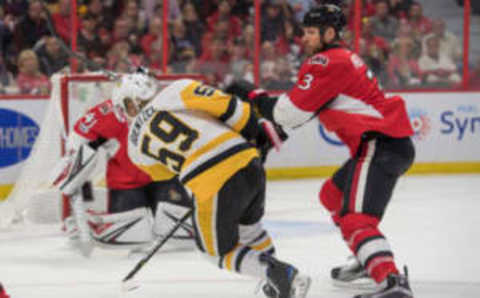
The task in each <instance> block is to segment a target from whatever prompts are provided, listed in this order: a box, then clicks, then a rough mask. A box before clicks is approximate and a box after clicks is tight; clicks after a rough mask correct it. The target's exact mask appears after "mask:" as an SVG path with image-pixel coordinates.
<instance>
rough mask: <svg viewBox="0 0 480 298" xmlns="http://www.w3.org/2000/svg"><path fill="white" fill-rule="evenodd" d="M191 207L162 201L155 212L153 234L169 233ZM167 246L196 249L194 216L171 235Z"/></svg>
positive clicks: (173, 248)
mask: <svg viewBox="0 0 480 298" xmlns="http://www.w3.org/2000/svg"><path fill="white" fill-rule="evenodd" d="M188 210H189V208H186V207H182V206H178V205H174V204H170V203H166V202H160V203H158V206H157V212H156V214H155V217H154V218H155V222H154V225H153V234H154V235H155V236H156V237H158V236H163V235H166V234H167V233H169V232H170V231H171V230H172V228H173V227H174V226H175V224H176V223H177V222H178V221H179V220H180V218H182V217H183V216H184V215H185V213H187V212H188ZM166 245H167V246H168V247H167V248H169V249H172V250H175V249H181V250H185V249H194V248H195V247H196V244H195V232H194V228H193V225H192V218H188V219H187V220H186V221H185V222H184V223H183V224H182V225H181V226H180V228H179V229H178V230H177V231H176V232H175V233H174V234H173V235H172V237H170V239H169V240H168V241H167V243H166Z"/></svg>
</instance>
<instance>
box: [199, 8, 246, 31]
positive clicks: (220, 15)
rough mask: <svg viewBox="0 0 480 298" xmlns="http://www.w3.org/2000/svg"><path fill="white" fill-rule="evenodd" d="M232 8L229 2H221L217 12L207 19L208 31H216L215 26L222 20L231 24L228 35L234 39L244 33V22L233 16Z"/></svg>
mask: <svg viewBox="0 0 480 298" xmlns="http://www.w3.org/2000/svg"><path fill="white" fill-rule="evenodd" d="M231 10H232V8H231V6H230V3H229V2H228V1H227V0H220V1H219V3H218V9H217V11H216V12H215V13H214V14H213V15H211V16H210V17H208V18H207V24H208V30H209V31H214V29H215V24H217V23H218V21H220V20H225V21H228V22H229V26H228V27H229V32H228V34H229V35H230V36H232V37H233V38H235V37H237V36H239V35H240V34H241V32H242V22H241V21H240V19H239V18H238V17H236V16H233V15H231Z"/></svg>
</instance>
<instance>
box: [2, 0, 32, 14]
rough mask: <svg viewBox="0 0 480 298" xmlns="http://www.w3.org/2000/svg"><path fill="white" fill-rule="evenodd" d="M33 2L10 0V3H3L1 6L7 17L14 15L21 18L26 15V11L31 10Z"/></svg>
mask: <svg viewBox="0 0 480 298" xmlns="http://www.w3.org/2000/svg"><path fill="white" fill-rule="evenodd" d="M28 2H32V1H28V0H10V1H1V2H0V3H1V5H2V6H3V7H4V9H5V13H6V14H7V15H12V16H14V17H15V18H19V17H21V16H23V15H24V13H25V11H27V10H28V9H29V3H28Z"/></svg>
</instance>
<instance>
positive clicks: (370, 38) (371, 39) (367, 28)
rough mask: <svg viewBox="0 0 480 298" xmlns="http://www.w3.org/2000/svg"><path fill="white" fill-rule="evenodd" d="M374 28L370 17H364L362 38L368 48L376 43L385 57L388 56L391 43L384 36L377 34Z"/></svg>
mask: <svg viewBox="0 0 480 298" xmlns="http://www.w3.org/2000/svg"><path fill="white" fill-rule="evenodd" d="M373 29H374V28H373V24H372V22H370V19H364V21H363V26H362V37H361V40H364V41H365V46H366V47H367V48H371V46H372V45H374V46H375V47H376V48H378V49H379V50H380V51H381V54H382V55H383V56H384V57H388V53H389V52H390V44H389V43H388V42H387V41H386V40H385V39H384V38H382V37H380V36H377V35H375V34H374V31H373Z"/></svg>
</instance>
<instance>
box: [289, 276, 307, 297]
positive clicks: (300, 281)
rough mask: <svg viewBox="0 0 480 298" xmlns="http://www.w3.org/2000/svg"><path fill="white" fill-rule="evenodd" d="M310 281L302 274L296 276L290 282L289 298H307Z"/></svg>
mask: <svg viewBox="0 0 480 298" xmlns="http://www.w3.org/2000/svg"><path fill="white" fill-rule="evenodd" d="M311 283H312V279H311V278H310V277H309V276H307V275H303V274H297V276H295V278H294V280H293V282H292V293H291V295H290V297H291V298H305V297H307V294H308V290H309V289H310V284H311Z"/></svg>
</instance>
